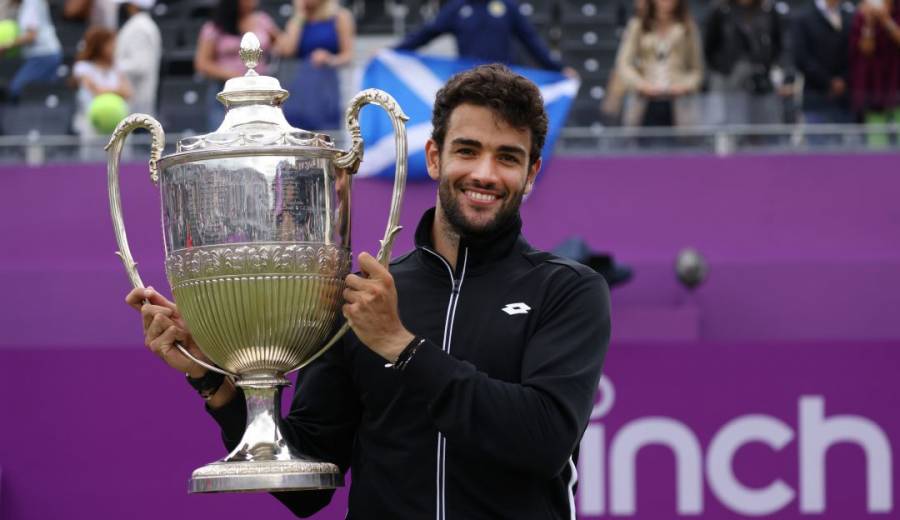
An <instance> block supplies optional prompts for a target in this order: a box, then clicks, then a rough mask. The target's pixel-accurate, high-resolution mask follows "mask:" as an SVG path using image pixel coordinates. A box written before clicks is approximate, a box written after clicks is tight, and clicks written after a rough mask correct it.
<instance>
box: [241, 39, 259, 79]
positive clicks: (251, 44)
mask: <svg viewBox="0 0 900 520" xmlns="http://www.w3.org/2000/svg"><path fill="white" fill-rule="evenodd" d="M240 55H241V61H243V62H244V66H246V67H247V69H249V70H247V74H246V76H256V75H257V73H256V71H255V70H253V69H255V68H256V66H257V65H259V58H260V57H261V56H262V48H261V46H260V44H259V38H257V37H256V35H255V34H253V33H252V32H247V33H244V37H243V38H241V51H240Z"/></svg>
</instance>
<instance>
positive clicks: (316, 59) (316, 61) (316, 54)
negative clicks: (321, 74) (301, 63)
mask: <svg viewBox="0 0 900 520" xmlns="http://www.w3.org/2000/svg"><path fill="white" fill-rule="evenodd" d="M332 58H334V54H331V53H330V52H328V51H326V50H325V49H316V50H314V51H312V54H310V55H309V61H310V62H312V64H313V66H316V67H330V66H331V60H332Z"/></svg>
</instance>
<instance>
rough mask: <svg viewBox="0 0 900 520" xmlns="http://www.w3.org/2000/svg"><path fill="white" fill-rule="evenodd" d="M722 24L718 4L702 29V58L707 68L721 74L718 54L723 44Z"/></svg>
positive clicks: (711, 11)
mask: <svg viewBox="0 0 900 520" xmlns="http://www.w3.org/2000/svg"><path fill="white" fill-rule="evenodd" d="M722 23H723V17H722V11H721V10H720V9H719V7H718V4H717V5H714V6H713V7H712V9H711V10H710V13H709V15H707V18H706V23H705V27H704V29H703V57H704V59H705V60H706V63H707V65H708V66H709V68H710V69H712V70H715V71H716V72H723V71H722V70H720V69H719V67H720V66H721V64H720V63H719V60H718V54H719V52H720V49H721V47H722V44H723V41H722V40H723V38H722Z"/></svg>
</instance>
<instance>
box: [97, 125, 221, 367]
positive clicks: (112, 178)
mask: <svg viewBox="0 0 900 520" xmlns="http://www.w3.org/2000/svg"><path fill="white" fill-rule="evenodd" d="M138 128H145V129H147V130H148V131H149V132H150V162H149V168H150V180H151V181H153V184H159V167H158V166H157V162H158V161H159V159H160V157H162V152H163V148H165V145H166V134H165V132H163V129H162V126H161V125H160V124H159V121H157V120H156V119H153V118H152V117H150V116H148V115H147V114H131V115H130V116H128V117H126V118H125V119H123V120H122V122H120V123H119V125H118V126H116V129H115V130H114V131H113V133H112V137H110V139H109V143H108V144H107V145H106V148H105V150H106V151H107V154H108V156H109V159H108V161H107V169H106V175H107V189H108V190H109V212H110V215H111V216H112V221H113V229H114V230H115V233H116V244H118V246H119V250H118V251H116V254H117V255H119V258H121V259H122V263H123V264H124V265H125V272H126V273H128V279H129V280H130V281H131V285H132V286H133V287H134V288H135V289H143V288H144V282H143V281H142V280H141V275H139V274H138V270H137V263H135V261H134V258H133V257H132V256H131V249H130V248H129V247H128V236H127V235H126V234H125V221H124V220H123V219H122V196H121V193H120V192H119V161H120V159H121V156H122V147H123V146H124V144H125V138H126V137H128V134H130V133H131V132H133V131H135V130H137V129H138ZM144 303H147V301H146V300H144ZM175 347H177V348H178V350H180V351H181V353H182V354H184V355H185V356H187V358H188V359H190V360H191V361H193V362H195V363H197V364H199V365H200V366H202V367H204V368H206V369H207V370H212V371H214V372H219V373H220V374H225V375H227V376H232V377H235V375H234V374H232V373H230V372H227V371H225V370H222V369H221V368H219V367H216V366H213V365H210V364H209V363H206V362H204V361H201V360H199V359H197V358H196V357H194V356H193V355H192V354H191V353H190V352H188V350H187V349H186V348H184V346H183V345H181V344H180V343H178V342H176V343H175Z"/></svg>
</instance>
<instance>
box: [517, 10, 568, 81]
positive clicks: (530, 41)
mask: <svg viewBox="0 0 900 520" xmlns="http://www.w3.org/2000/svg"><path fill="white" fill-rule="evenodd" d="M507 10H508V11H509V15H508V16H509V17H510V21H511V22H512V27H513V32H514V34H515V35H516V37H517V38H518V39H519V41H520V42H522V45H524V46H525V48H526V49H527V50H528V53H529V54H530V55H531V57H532V58H534V60H535V61H536V62H537V63H539V64H540V66H541V67H543V68H545V69H548V70H555V71H557V72H558V71H561V70H562V68H563V66H562V64H561V63H560V62H559V61H557V60H554V59H553V57H552V56H550V52H549V50H547V46H546V45H544V42H543V41H542V40H541V37H540V36H539V35H538V33H537V31H535V30H534V26H533V25H531V22H529V21H528V19H527V18H525V16H523V15H522V13H521V12H519V9H518V7H517V6H516V5H515V4H514V3H511V2H510V3H507Z"/></svg>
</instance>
